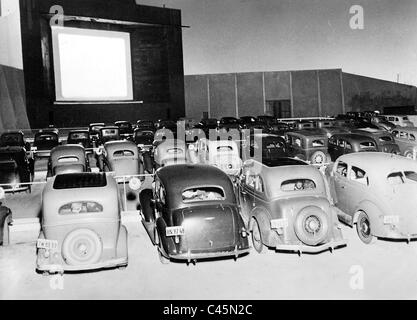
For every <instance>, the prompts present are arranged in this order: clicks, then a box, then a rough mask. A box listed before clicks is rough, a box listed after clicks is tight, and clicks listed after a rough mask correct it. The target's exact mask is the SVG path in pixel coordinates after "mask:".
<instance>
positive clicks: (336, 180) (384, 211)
mask: <svg viewBox="0 0 417 320" xmlns="http://www.w3.org/2000/svg"><path fill="white" fill-rule="evenodd" d="M328 174H329V181H330V189H331V192H332V197H333V201H334V203H335V204H336V206H337V207H338V208H339V209H340V210H341V211H340V212H339V219H340V220H341V221H343V222H345V223H346V224H348V225H350V226H353V225H354V224H356V230H357V233H358V236H359V238H360V239H361V240H362V241H363V242H364V243H370V242H371V241H372V240H373V238H374V237H378V238H389V239H405V240H408V241H409V240H410V239H415V238H417V217H416V215H415V208H416V204H417V203H416V200H415V199H416V198H415V195H416V193H417V163H416V162H415V161H413V160H410V159H406V158H404V157H401V156H397V155H393V154H386V153H377V152H369V153H353V154H349V155H344V156H341V157H340V158H339V159H338V160H337V161H336V163H335V164H334V166H333V167H332V168H331V171H330V172H328Z"/></svg>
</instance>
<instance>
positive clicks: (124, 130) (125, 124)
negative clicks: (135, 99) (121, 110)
mask: <svg viewBox="0 0 417 320" xmlns="http://www.w3.org/2000/svg"><path fill="white" fill-rule="evenodd" d="M114 125H115V126H116V127H118V128H119V134H120V138H121V139H132V136H133V125H132V124H131V123H130V122H129V121H116V122H115V123H114Z"/></svg>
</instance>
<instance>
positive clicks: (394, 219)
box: [384, 216, 400, 224]
mask: <svg viewBox="0 0 417 320" xmlns="http://www.w3.org/2000/svg"><path fill="white" fill-rule="evenodd" d="M399 222H400V217H399V216H384V224H397V223H399Z"/></svg>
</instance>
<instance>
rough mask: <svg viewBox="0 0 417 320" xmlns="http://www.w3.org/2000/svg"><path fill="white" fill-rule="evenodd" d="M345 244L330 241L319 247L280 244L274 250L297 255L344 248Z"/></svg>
mask: <svg viewBox="0 0 417 320" xmlns="http://www.w3.org/2000/svg"><path fill="white" fill-rule="evenodd" d="M346 244H347V240H345V239H342V240H337V241H330V242H327V243H324V244H322V245H319V246H307V245H302V244H280V245H277V246H275V250H277V251H295V252H299V253H304V252H305V253H318V252H322V251H326V250H329V249H330V250H333V249H335V248H338V247H341V246H345V245H346Z"/></svg>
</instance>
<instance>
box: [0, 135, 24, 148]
mask: <svg viewBox="0 0 417 320" xmlns="http://www.w3.org/2000/svg"><path fill="white" fill-rule="evenodd" d="M21 143H23V138H22V136H21V135H20V134H4V135H2V136H1V144H2V145H19V144H21Z"/></svg>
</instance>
